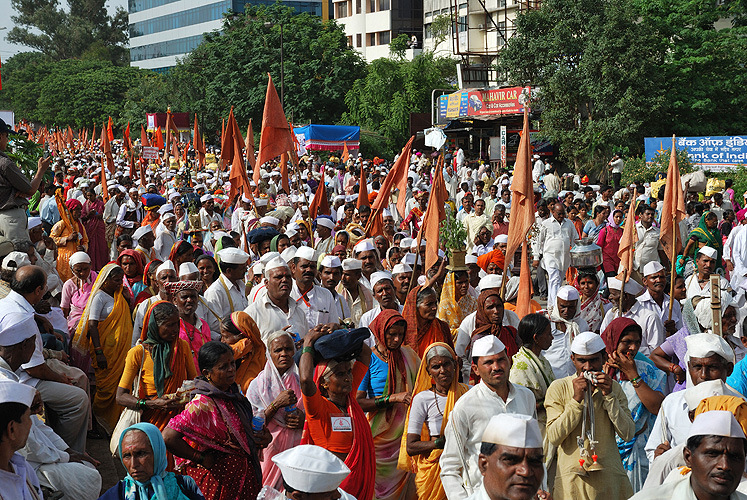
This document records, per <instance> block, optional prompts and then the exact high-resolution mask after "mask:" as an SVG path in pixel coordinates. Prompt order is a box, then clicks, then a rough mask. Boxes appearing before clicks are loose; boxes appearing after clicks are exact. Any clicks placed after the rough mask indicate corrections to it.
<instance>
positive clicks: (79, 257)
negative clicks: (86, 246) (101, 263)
mask: <svg viewBox="0 0 747 500" xmlns="http://www.w3.org/2000/svg"><path fill="white" fill-rule="evenodd" d="M68 263H69V264H70V268H71V269H72V267H73V266H75V265H77V264H90V263H91V256H90V255H88V254H87V253H86V252H75V253H74V254H72V255H71V256H70V260H69V261H68Z"/></svg>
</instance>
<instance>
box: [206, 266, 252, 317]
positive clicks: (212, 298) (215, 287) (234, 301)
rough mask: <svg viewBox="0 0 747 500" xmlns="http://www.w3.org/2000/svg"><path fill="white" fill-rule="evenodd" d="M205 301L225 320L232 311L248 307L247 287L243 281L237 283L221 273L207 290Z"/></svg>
mask: <svg viewBox="0 0 747 500" xmlns="http://www.w3.org/2000/svg"><path fill="white" fill-rule="evenodd" d="M226 290H228V293H226ZM205 301H206V302H207V305H208V306H210V309H212V310H213V311H215V313H216V314H218V315H220V317H221V320H225V319H226V318H227V317H228V316H230V315H231V313H234V312H236V311H243V310H244V309H246V306H247V304H248V303H247V299H246V287H245V286H244V283H243V281H241V280H239V282H238V284H236V283H234V282H232V281H231V280H229V279H228V278H226V277H225V276H224V275H222V274H221V275H220V277H219V278H218V279H217V280H215V281H214V282H213V284H212V285H210V288H208V289H207V290H206V291H205Z"/></svg>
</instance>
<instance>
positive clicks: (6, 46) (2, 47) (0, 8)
mask: <svg viewBox="0 0 747 500" xmlns="http://www.w3.org/2000/svg"><path fill="white" fill-rule="evenodd" d="M60 3H61V4H62V5H64V6H67V2H66V1H65V0H60ZM106 6H107V8H108V9H109V11H110V12H113V11H114V10H116V8H117V7H122V8H124V9H127V0H107V1H106ZM0 12H10V13H11V15H10V16H7V17H6V16H2V17H0V28H7V29H4V30H2V29H0V60H3V61H5V60H7V59H9V58H10V57H12V56H14V55H16V54H18V53H19V52H26V51H28V50H31V49H30V48H29V47H24V46H22V45H15V44H12V43H9V42H8V41H7V40H6V39H5V36H6V35H7V34H8V31H9V30H10V29H11V28H12V27H13V20H12V19H11V16H13V15H16V14H17V13H16V12H15V10H13V7H11V5H10V0H0Z"/></svg>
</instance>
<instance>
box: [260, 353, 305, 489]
mask: <svg viewBox="0 0 747 500" xmlns="http://www.w3.org/2000/svg"><path fill="white" fill-rule="evenodd" d="M268 343H269V342H268ZM267 358H268V359H267V363H266V364H265V369H264V370H263V371H261V372H260V374H259V375H257V378H255V379H254V380H252V382H251V383H250V384H249V390H248V391H247V397H248V398H249V402H250V403H252V410H253V411H254V412H255V413H260V412H263V411H264V410H265V408H267V407H268V406H270V404H271V403H272V402H273V401H274V400H275V398H276V397H277V396H278V394H280V393H281V392H282V391H284V390H286V389H291V390H292V391H293V392H294V393H296V396H298V402H297V403H296V406H297V407H298V408H299V409H300V410H303V399H302V398H301V397H300V396H301V383H300V381H299V377H298V368H297V367H296V364H295V363H294V364H293V365H292V366H291V367H290V368H289V369H288V370H287V371H286V372H285V373H284V374H283V375H280V373H279V372H278V369H277V368H276V367H275V365H274V364H273V363H272V359H270V356H269V354H268V355H267ZM267 430H269V431H270V433H271V434H272V442H271V443H270V444H269V446H267V448H265V449H264V450H263V458H262V484H263V485H267V486H272V487H273V488H275V489H276V490H281V489H282V487H283V478H282V476H281V475H280V469H278V467H277V465H275V462H273V461H272V457H273V456H275V455H277V454H278V453H281V452H283V451H285V450H288V449H290V448H293V447H294V446H297V445H299V444H301V435H302V434H303V429H289V428H288V427H286V426H285V409H284V408H281V409H280V410H278V411H277V412H276V413H275V416H274V417H273V418H272V420H270V421H269V422H267Z"/></svg>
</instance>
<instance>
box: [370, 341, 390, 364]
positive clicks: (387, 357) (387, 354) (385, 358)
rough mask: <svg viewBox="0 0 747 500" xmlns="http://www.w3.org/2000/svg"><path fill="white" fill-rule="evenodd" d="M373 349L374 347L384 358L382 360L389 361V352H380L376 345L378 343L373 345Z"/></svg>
mask: <svg viewBox="0 0 747 500" xmlns="http://www.w3.org/2000/svg"><path fill="white" fill-rule="evenodd" d="M374 349H376V352H378V353H379V355H380V356H381V359H383V360H384V361H386V362H387V363H388V362H389V353H386V354H384V353H383V352H381V351H380V350H379V346H378V345H377V346H375V347H374Z"/></svg>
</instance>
